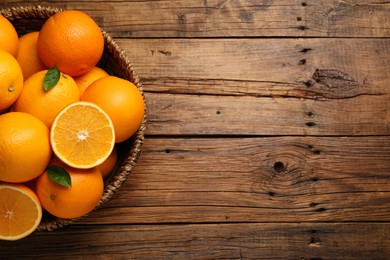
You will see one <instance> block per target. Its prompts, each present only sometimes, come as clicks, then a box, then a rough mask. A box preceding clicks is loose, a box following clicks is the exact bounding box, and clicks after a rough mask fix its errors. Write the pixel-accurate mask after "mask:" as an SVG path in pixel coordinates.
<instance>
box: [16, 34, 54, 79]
mask: <svg viewBox="0 0 390 260" xmlns="http://www.w3.org/2000/svg"><path fill="white" fill-rule="evenodd" d="M38 35H39V32H31V33H27V34H25V35H23V36H22V37H20V38H19V49H18V54H17V55H16V59H17V61H18V62H19V65H20V67H21V68H22V71H23V78H24V80H26V79H28V78H29V77H30V76H31V75H33V74H35V73H37V72H39V71H41V70H45V69H47V68H46V66H45V65H44V64H43V63H42V61H41V60H40V58H39V56H38V48H37V41H38Z"/></svg>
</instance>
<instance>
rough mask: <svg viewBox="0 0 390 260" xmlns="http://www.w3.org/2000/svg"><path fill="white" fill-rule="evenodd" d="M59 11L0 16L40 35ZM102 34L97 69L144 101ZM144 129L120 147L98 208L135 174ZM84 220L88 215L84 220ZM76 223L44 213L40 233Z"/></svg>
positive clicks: (119, 53) (31, 9) (129, 69)
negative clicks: (125, 82) (123, 81)
mask: <svg viewBox="0 0 390 260" xmlns="http://www.w3.org/2000/svg"><path fill="white" fill-rule="evenodd" d="M60 11H62V9H58V8H51V7H42V6H39V5H38V6H28V7H13V8H7V9H2V10H0V13H1V14H2V15H3V16H4V17H6V18H7V19H8V20H9V21H11V23H12V24H13V25H14V26H15V28H16V30H17V31H18V34H19V35H23V34H26V33H28V32H31V31H39V30H40V28H41V27H42V25H43V23H44V22H45V21H46V19H47V18H49V17H50V16H52V15H54V14H55V13H57V12H60ZM102 33H103V37H104V52H103V56H102V58H101V60H100V61H99V63H98V65H97V66H99V67H101V68H103V69H104V70H106V71H107V72H108V73H109V74H110V75H115V76H118V77H121V78H123V79H127V80H129V81H131V82H133V83H134V84H135V85H136V86H137V87H138V89H139V90H140V91H141V94H142V96H143V97H144V94H143V91H142V84H141V82H140V80H139V77H138V75H137V73H136V72H135V71H134V69H133V66H132V64H131V63H130V61H129V60H128V58H127V57H126V54H125V53H124V51H123V50H121V49H120V48H119V46H118V45H117V44H116V43H115V42H114V40H113V39H112V38H111V36H110V35H108V33H106V32H105V31H104V30H102ZM145 115H146V111H145ZM145 128H146V126H145V118H144V120H143V122H142V124H141V126H140V128H139V129H138V131H137V132H136V133H135V134H134V135H133V136H132V137H131V138H130V139H128V140H126V141H124V142H122V143H120V144H118V145H119V146H118V149H119V151H118V152H119V154H120V156H119V160H118V165H117V166H116V168H115V169H114V170H113V172H112V173H111V174H110V175H109V177H108V178H107V179H106V180H105V185H104V186H105V188H104V192H103V196H102V197H101V199H100V201H99V204H98V206H97V207H96V208H98V207H100V206H101V205H102V204H104V203H105V202H107V201H109V200H110V199H111V197H112V196H113V195H114V194H115V192H116V191H118V189H119V188H120V186H121V185H122V184H123V183H124V182H125V181H126V179H127V177H128V176H129V174H130V173H131V171H132V170H133V167H134V166H135V164H136V163H137V160H138V158H139V156H140V154H141V149H142V145H143V141H144V133H145ZM85 216H86V215H84V216H83V217H85ZM78 219H79V218H78ZM75 220H77V219H61V218H56V217H54V216H52V215H50V214H48V213H45V214H44V215H43V218H42V221H41V223H40V225H39V226H38V228H37V230H38V231H45V230H47V231H52V230H55V229H57V228H60V227H63V226H64V225H68V224H71V223H73V222H74V221H75Z"/></svg>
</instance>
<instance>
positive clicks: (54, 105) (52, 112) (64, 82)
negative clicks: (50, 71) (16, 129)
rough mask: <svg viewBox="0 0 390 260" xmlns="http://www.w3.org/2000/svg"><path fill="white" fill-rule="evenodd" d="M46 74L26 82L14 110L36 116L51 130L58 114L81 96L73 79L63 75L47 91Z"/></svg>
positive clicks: (35, 76)
mask: <svg viewBox="0 0 390 260" xmlns="http://www.w3.org/2000/svg"><path fill="white" fill-rule="evenodd" d="M46 72H47V70H43V71H40V72H38V73H35V74H33V75H32V76H31V77H29V78H28V79H27V80H26V81H25V82H24V84H23V90H22V93H21V94H20V96H19V98H18V99H17V100H16V102H15V104H14V106H13V109H14V111H19V112H26V113H29V114H32V115H34V116H35V117H37V118H38V119H40V120H41V121H42V122H43V123H45V124H46V125H47V126H48V127H49V128H50V127H51V125H52V124H53V122H54V119H55V117H56V116H57V114H58V113H59V112H60V111H61V110H62V109H63V108H65V107H66V106H68V105H69V104H71V103H73V102H76V101H79V99H80V95H79V88H78V87H77V85H76V82H75V81H74V80H73V78H72V77H70V76H68V75H65V74H63V73H61V76H60V80H59V81H58V83H57V85H56V86H54V87H53V88H52V89H50V90H48V91H45V90H44V89H43V82H44V78H45V75H46Z"/></svg>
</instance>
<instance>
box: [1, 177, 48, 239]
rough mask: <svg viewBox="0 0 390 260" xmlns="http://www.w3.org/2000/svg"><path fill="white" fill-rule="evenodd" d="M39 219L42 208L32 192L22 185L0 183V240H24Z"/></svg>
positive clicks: (36, 225) (37, 223) (35, 226)
mask: <svg viewBox="0 0 390 260" xmlns="http://www.w3.org/2000/svg"><path fill="white" fill-rule="evenodd" d="M41 219H42V207H41V204H40V202H39V199H38V197H37V195H36V194H35V193H34V192H33V191H32V190H30V189H29V188H28V187H27V186H25V185H22V184H8V183H0V239H2V240H18V239H21V238H24V237H26V236H28V235H30V234H31V233H32V232H34V231H35V229H36V228H37V227H38V225H39V223H40V222H41Z"/></svg>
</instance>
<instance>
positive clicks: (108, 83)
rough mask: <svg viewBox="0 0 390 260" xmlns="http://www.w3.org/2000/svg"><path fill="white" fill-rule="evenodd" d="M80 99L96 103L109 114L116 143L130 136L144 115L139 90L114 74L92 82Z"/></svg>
mask: <svg viewBox="0 0 390 260" xmlns="http://www.w3.org/2000/svg"><path fill="white" fill-rule="evenodd" d="M81 100H82V101H88V102H92V103H95V104H97V105H98V106H99V107H101V108H102V109H103V110H104V111H105V112H106V113H107V114H108V115H109V116H110V118H111V120H112V123H113V124H114V129H115V142H117V143H119V142H122V141H124V140H126V139H128V138H129V137H130V136H132V135H133V134H134V133H135V132H136V131H137V129H138V128H139V126H140V125H141V123H142V119H143V117H144V109H145V108H144V100H143V97H142V95H141V92H140V91H139V90H138V88H137V87H136V86H135V85H134V84H133V83H131V82H130V81H127V80H124V79H121V78H118V77H115V76H109V77H104V78H100V79H98V80H96V81H95V82H93V83H92V84H91V85H89V87H88V88H87V89H86V90H85V92H84V94H83V95H82V96H81Z"/></svg>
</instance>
